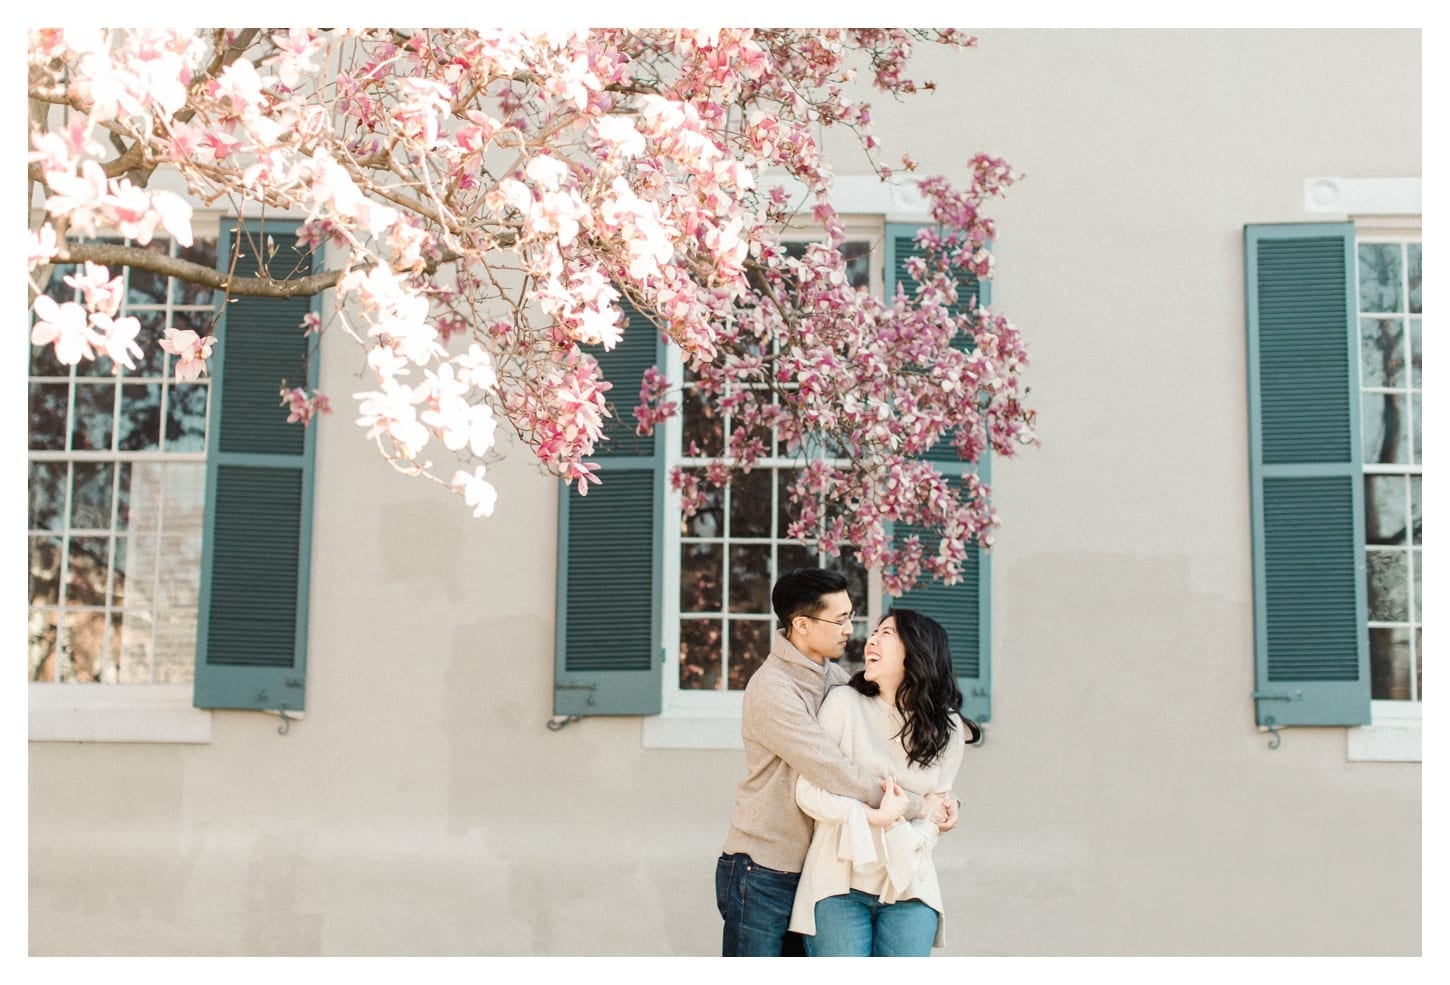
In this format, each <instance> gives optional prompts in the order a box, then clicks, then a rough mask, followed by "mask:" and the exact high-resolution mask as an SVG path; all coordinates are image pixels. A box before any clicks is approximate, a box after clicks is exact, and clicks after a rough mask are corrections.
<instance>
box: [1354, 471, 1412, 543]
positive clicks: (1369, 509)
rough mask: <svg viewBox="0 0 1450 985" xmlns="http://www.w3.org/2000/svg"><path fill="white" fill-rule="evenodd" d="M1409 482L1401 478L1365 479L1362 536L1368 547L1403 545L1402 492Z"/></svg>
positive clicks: (1403, 492) (1366, 477) (1392, 476)
mask: <svg viewBox="0 0 1450 985" xmlns="http://www.w3.org/2000/svg"><path fill="white" fill-rule="evenodd" d="M1408 481H1409V480H1408V479H1407V478H1406V477H1405V476H1402V475H1367V476H1365V477H1364V519H1365V523H1364V532H1365V537H1366V539H1367V540H1368V541H1369V543H1371V544H1403V543H1404V542H1405V520H1406V518H1405V509H1406V499H1405V492H1406V489H1407V485H1406V484H1407V482H1408Z"/></svg>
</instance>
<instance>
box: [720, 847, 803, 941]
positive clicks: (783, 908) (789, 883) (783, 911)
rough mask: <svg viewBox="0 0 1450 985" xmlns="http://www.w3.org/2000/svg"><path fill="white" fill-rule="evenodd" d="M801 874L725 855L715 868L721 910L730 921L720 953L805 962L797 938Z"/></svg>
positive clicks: (737, 856)
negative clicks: (793, 927)
mask: <svg viewBox="0 0 1450 985" xmlns="http://www.w3.org/2000/svg"><path fill="white" fill-rule="evenodd" d="M800 880H801V874H800V873H799V872H780V871H778V870H776V869H767V868H766V867H765V866H763V865H759V864H757V863H756V862H755V861H754V860H753V859H752V858H751V857H750V856H749V855H744V854H740V853H736V854H733V855H721V856H720V861H719V862H718V863H716V865H715V905H716V906H718V907H719V908H720V916H722V917H724V918H725V933H724V936H723V938H722V940H721V945H720V953H721V954H722V955H724V956H725V957H727V958H777V957H782V956H784V957H801V956H803V955H804V953H805V952H804V950H803V949H802V947H801V935H800V934H793V933H791V932H790V931H789V930H788V929H787V928H788V927H789V926H790V910H791V907H792V906H793V905H794V904H795V887H796V884H797V883H798V882H800Z"/></svg>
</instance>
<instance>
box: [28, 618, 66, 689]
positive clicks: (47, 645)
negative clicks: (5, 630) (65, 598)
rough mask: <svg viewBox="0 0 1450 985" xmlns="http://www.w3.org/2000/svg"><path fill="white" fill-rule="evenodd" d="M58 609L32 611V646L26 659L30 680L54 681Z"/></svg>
mask: <svg viewBox="0 0 1450 985" xmlns="http://www.w3.org/2000/svg"><path fill="white" fill-rule="evenodd" d="M57 618H58V613H57V611H56V610H54V609H52V610H48V611H45V612H32V613H30V646H29V648H28V651H27V654H26V659H27V660H28V661H29V665H28V666H27V667H26V674H25V679H26V680H29V681H53V680H55V675H56V666H55V626H56V619H57Z"/></svg>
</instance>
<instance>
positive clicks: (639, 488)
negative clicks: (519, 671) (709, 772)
mask: <svg viewBox="0 0 1450 985" xmlns="http://www.w3.org/2000/svg"><path fill="white" fill-rule="evenodd" d="M916 228H917V227H915V226H904V225H903V226H897V225H894V224H886V225H883V224H882V223H880V222H879V221H877V222H874V223H858V224H855V225H854V226H853V225H849V224H848V227H847V240H848V242H847V244H846V246H845V251H846V257H847V261H848V270H849V272H850V276H851V277H852V281H853V283H855V284H857V285H861V286H866V287H868V288H869V289H870V290H872V291H874V292H878V293H886V294H889V293H891V292H892V291H894V289H895V285H896V283H897V281H898V280H899V279H901V278H903V277H904V276H905V273H904V271H905V266H904V264H905V260H906V258H907V257H908V256H909V255H910V254H911V253H912V252H913V251H914V250H915V239H914V235H915V231H916ZM804 246H805V243H804V241H802V242H800V243H796V244H792V246H791V247H790V248H791V249H797V250H803V249H804ZM976 289H977V286H976V285H971V290H969V291H965V292H963V293H964V297H963V303H965V301H966V295H970V294H972V293H974V292H975V291H976ZM982 293H983V295H984V296H983V297H982V299H981V300H982V302H983V303H986V301H987V298H986V297H985V293H986V291H985V286H983V288H982ZM594 355H595V356H596V358H598V359H599V361H600V365H601V368H602V370H603V372H604V375H605V376H606V377H607V378H608V379H609V380H610V381H611V382H613V383H614V385H615V392H616V393H618V394H619V395H620V399H619V400H617V401H616V411H617V413H619V414H621V415H622V416H623V417H625V418H626V419H629V418H630V417H631V415H630V414H629V411H630V409H632V404H631V403H630V401H632V400H633V398H634V396H635V394H637V393H638V390H639V381H640V378H641V376H642V374H643V373H644V370H645V369H646V368H647V367H648V366H649V365H651V364H654V363H656V362H659V361H660V360H662V359H666V360H667V359H670V358H675V359H676V360H677V359H678V356H677V355H676V354H675V353H674V351H673V350H671V349H670V348H669V347H666V346H663V345H659V344H657V338H656V335H655V333H654V332H653V331H652V330H651V329H650V327H649V323H648V322H647V321H646V320H645V319H644V318H643V317H642V316H639V315H638V314H637V313H631V322H630V328H629V330H627V331H626V333H625V336H624V341H623V342H622V343H621V344H620V345H619V346H618V347H616V348H615V349H613V350H611V351H609V352H603V351H596V352H595V353H594ZM666 368H667V371H668V372H669V375H670V376H671V377H672V378H676V379H679V378H680V369H681V367H680V365H679V363H678V361H676V362H675V363H674V364H673V365H670V364H666ZM684 390H685V392H684V394H683V399H682V412H681V414H680V415H677V416H676V417H675V418H672V419H671V420H670V421H668V422H667V423H666V425H665V426H664V427H662V428H659V429H657V430H656V433H655V434H654V435H652V436H650V437H649V438H641V437H639V436H637V435H635V434H634V433H633V430H632V427H630V426H628V425H625V424H621V423H620V422H619V421H618V419H617V418H616V419H615V420H613V421H610V422H607V433H609V434H610V436H611V438H612V439H613V440H612V441H611V442H610V443H609V444H607V445H604V446H602V448H601V452H600V454H599V455H598V460H599V462H600V464H601V477H602V478H603V480H604V484H603V485H602V486H599V487H596V488H594V489H593V490H591V491H590V493H589V495H588V496H587V497H580V496H578V495H577V494H575V493H573V492H571V491H568V490H561V493H560V506H559V569H558V570H559V590H558V591H559V598H558V610H557V611H558V616H557V619H556V651H555V698H554V712H555V715H556V716H564V717H565V718H568V717H572V716H584V715H645V716H651V717H647V718H646V720H645V725H644V733H645V734H644V741H645V744H646V745H647V746H650V745H657V746H695V747H720V746H730V745H738V744H739V710H740V696H741V692H742V691H743V689H744V687H745V684H746V682H747V681H748V680H749V676H750V674H751V673H752V672H753V671H754V669H755V667H756V666H758V665H759V662H760V661H761V660H763V659H764V656H765V654H766V653H768V651H769V646H770V640H771V637H772V635H773V633H774V630H775V618H774V615H773V613H772V611H771V608H770V589H771V586H772V585H773V584H774V581H775V579H776V577H777V576H778V575H779V574H780V573H781V572H783V571H786V570H789V569H790V568H791V567H794V566H797V565H801V564H817V563H819V564H822V565H823V566H826V567H835V568H837V569H838V570H841V571H843V572H844V573H845V574H846V576H847V579H848V582H849V583H850V586H851V587H850V591H851V595H852V600H853V603H854V605H855V609H856V616H857V618H856V620H855V623H856V625H855V630H856V634H855V639H854V640H853V642H852V644H851V646H850V647H849V648H848V651H847V655H846V657H845V658H844V659H843V662H842V665H843V667H845V668H846V669H854V668H856V667H859V666H860V664H861V660H862V655H863V651H864V645H865V637H866V635H867V633H868V631H869V627H870V626H871V625H873V624H874V622H875V621H876V619H877V618H879V616H880V614H881V613H882V612H883V611H885V610H886V609H887V608H888V607H889V605H890V604H891V600H890V599H889V598H886V597H885V596H884V595H883V592H882V590H881V584H880V578H879V575H878V574H877V573H875V572H868V571H867V570H865V569H864V568H863V567H862V566H861V565H859V564H858V563H856V562H855V561H854V559H853V558H851V556H850V554H849V552H848V553H847V554H845V555H844V556H842V557H840V558H829V557H826V556H823V555H821V554H820V553H819V552H818V550H817V548H816V546H815V545H814V544H811V543H804V544H802V543H796V542H794V541H792V540H790V539H789V538H788V537H787V535H786V527H787V525H788V523H787V520H786V519H785V516H784V515H783V514H784V510H783V506H784V504H785V502H786V497H787V489H788V486H789V483H790V478H791V470H792V469H793V468H795V467H796V466H797V464H798V463H796V462H795V460H794V459H791V458H786V457H783V456H780V455H776V456H775V457H771V458H768V459H766V460H765V461H764V462H763V463H762V464H761V465H760V466H758V467H757V468H755V469H752V471H751V473H750V474H749V475H743V476H738V477H736V478H735V479H734V480H733V481H732V482H731V484H730V485H729V486H727V487H726V488H725V489H723V490H719V491H718V492H717V493H716V494H715V495H714V498H713V499H712V500H711V501H710V502H709V503H708V504H707V507H706V508H705V509H704V510H702V511H701V512H699V513H697V514H695V515H694V516H692V517H690V518H687V519H684V518H682V517H681V515H680V509H679V505H678V501H677V498H676V497H675V496H674V495H673V494H672V493H671V492H670V491H669V490H668V488H667V482H666V476H667V473H668V470H669V468H670V467H672V466H673V465H675V464H679V465H682V466H684V467H686V468H690V467H691V466H702V465H703V462H704V459H705V458H706V457H708V456H710V455H712V454H714V453H716V452H717V451H719V450H720V449H721V448H722V447H723V442H724V436H725V435H726V434H728V433H730V432H729V429H730V427H731V423H732V422H731V421H730V420H729V417H728V415H727V416H726V417H724V418H720V417H716V416H712V414H713V412H712V411H711V409H710V408H708V407H707V406H706V405H705V404H704V403H703V401H699V400H692V399H691V396H690V392H689V391H690V381H689V380H688V378H686V379H685V382H684ZM762 437H763V438H765V439H769V440H770V441H771V442H772V445H773V437H772V436H762ZM771 451H772V452H779V451H780V449H778V448H775V447H773V446H772V447H771ZM952 458H953V460H954V458H955V456H954V454H953V455H952ZM940 467H943V469H944V471H949V472H950V470H951V466H949V465H948V464H947V463H945V462H941V463H940ZM961 468H962V466H961V465H960V463H958V464H957V465H956V466H955V469H956V470H957V471H959V470H960V469H961ZM988 592H989V580H988V577H987V562H986V558H985V556H984V555H980V553H979V552H977V551H973V552H972V556H971V558H970V561H969V570H968V571H967V572H966V578H965V579H964V581H963V582H962V583H961V584H959V585H955V586H951V587H945V586H940V585H936V584H934V583H933V584H929V585H919V586H918V587H917V588H916V589H914V590H913V591H912V592H911V593H910V594H909V595H908V596H907V597H905V598H903V599H902V600H901V601H902V603H903V604H904V605H907V606H910V607H914V608H918V609H921V610H923V611H925V612H927V613H929V614H931V615H932V616H934V617H935V618H937V619H939V620H940V621H942V622H943V624H944V625H946V626H947V629H948V633H949V634H950V635H951V638H952V641H953V660H954V662H955V663H956V664H957V669H958V677H959V685H960V686H961V687H962V690H963V693H964V695H965V696H966V697H967V703H966V704H965V705H964V708H963V711H964V713H966V714H968V715H970V716H971V717H973V718H976V719H977V720H979V721H986V720H987V719H988V718H989V716H990V707H989V703H988V702H989V687H988V681H989V680H990V676H989V661H988V659H987V655H988V649H989V647H988V645H987V643H988V640H989V633H988V632H987V629H986V627H987V613H986V608H987V605H986V600H987V597H988ZM556 727H557V726H556Z"/></svg>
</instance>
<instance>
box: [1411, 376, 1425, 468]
mask: <svg viewBox="0 0 1450 985" xmlns="http://www.w3.org/2000/svg"><path fill="white" fill-rule="evenodd" d="M1424 452H1425V445H1424V442H1423V440H1422V438H1421V435H1420V395H1419V394H1418V393H1412V394H1410V461H1412V462H1419V461H1420V458H1421V456H1422V455H1423V454H1424Z"/></svg>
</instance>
